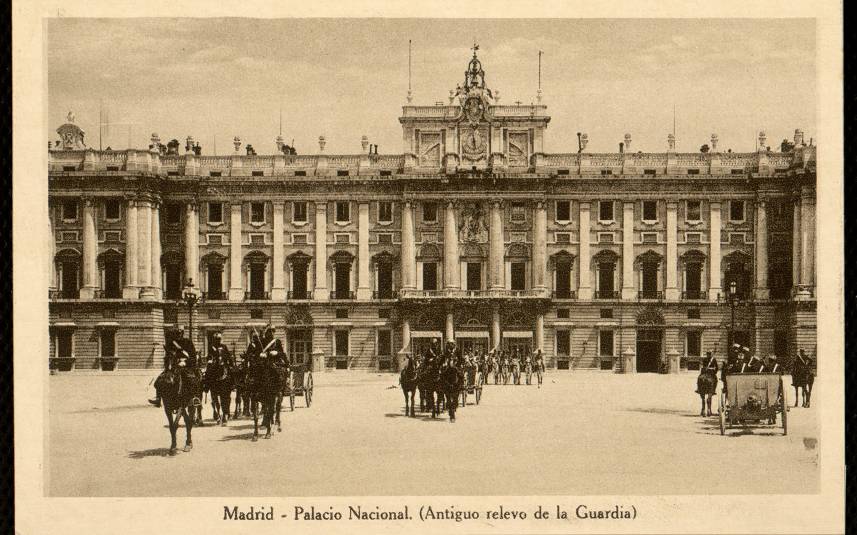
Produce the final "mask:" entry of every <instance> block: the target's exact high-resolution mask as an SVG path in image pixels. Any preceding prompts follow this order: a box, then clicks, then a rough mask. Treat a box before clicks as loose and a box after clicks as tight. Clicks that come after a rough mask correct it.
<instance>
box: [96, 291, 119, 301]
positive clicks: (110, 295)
mask: <svg viewBox="0 0 857 535" xmlns="http://www.w3.org/2000/svg"><path fill="white" fill-rule="evenodd" d="M95 298H96V299H121V298H122V291H121V290H120V291H118V292H117V291H110V290H95Z"/></svg>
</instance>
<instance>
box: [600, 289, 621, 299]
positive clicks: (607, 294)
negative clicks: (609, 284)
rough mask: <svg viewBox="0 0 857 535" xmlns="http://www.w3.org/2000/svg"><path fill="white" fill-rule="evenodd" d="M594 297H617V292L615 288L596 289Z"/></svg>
mask: <svg viewBox="0 0 857 535" xmlns="http://www.w3.org/2000/svg"><path fill="white" fill-rule="evenodd" d="M595 299H619V292H618V291H616V290H598V291H596V292H595Z"/></svg>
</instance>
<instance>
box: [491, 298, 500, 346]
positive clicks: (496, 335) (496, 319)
mask: <svg viewBox="0 0 857 535" xmlns="http://www.w3.org/2000/svg"><path fill="white" fill-rule="evenodd" d="M491 344H492V345H493V347H494V348H498V347H500V306H499V305H496V304H495V305H494V306H493V307H492V309H491Z"/></svg>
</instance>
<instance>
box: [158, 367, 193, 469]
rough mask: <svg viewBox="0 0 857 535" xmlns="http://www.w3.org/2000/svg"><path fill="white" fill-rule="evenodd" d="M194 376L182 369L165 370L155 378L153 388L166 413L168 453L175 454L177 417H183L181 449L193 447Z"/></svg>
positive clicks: (187, 449)
mask: <svg viewBox="0 0 857 535" xmlns="http://www.w3.org/2000/svg"><path fill="white" fill-rule="evenodd" d="M195 380H196V377H194V375H193V374H192V373H187V372H186V371H182V370H172V369H170V370H166V371H164V372H163V373H161V375H159V376H158V378H157V379H155V390H156V391H157V393H158V396H159V397H160V398H161V402H162V403H163V406H164V413H165V414H166V415H167V423H168V424H169V428H170V437H171V442H170V455H175V454H176V452H177V447H176V432H177V430H178V427H179V417H181V418H183V419H184V425H185V446H184V449H183V451H186V452H188V451H190V450H191V449H193V440H192V438H191V430H192V429H193V417H192V416H191V414H192V412H193V408H194V399H197V400H198V398H196V393H197V387H196V385H195V384H194V382H195Z"/></svg>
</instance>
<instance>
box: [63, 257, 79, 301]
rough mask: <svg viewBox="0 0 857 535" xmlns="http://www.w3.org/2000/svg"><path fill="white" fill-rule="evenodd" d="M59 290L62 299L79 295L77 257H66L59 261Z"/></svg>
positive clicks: (74, 297)
mask: <svg viewBox="0 0 857 535" xmlns="http://www.w3.org/2000/svg"><path fill="white" fill-rule="evenodd" d="M60 270H61V272H62V273H61V275H60V277H61V278H60V284H61V286H60V290H61V292H62V297H63V299H77V298H78V297H79V296H80V287H79V284H78V281H79V280H80V279H79V278H80V262H79V260H77V259H72V258H68V259H65V260H63V261H62V262H60Z"/></svg>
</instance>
